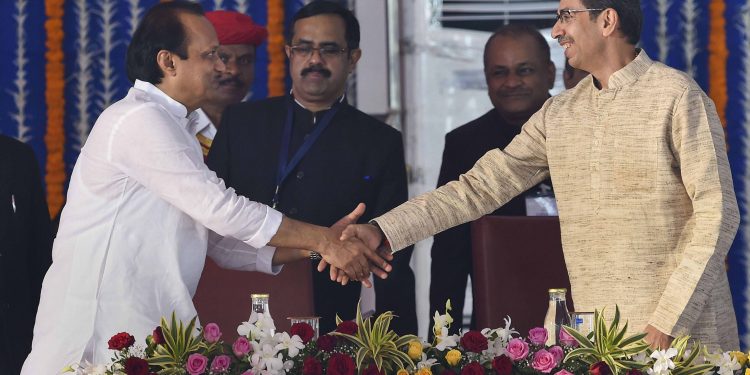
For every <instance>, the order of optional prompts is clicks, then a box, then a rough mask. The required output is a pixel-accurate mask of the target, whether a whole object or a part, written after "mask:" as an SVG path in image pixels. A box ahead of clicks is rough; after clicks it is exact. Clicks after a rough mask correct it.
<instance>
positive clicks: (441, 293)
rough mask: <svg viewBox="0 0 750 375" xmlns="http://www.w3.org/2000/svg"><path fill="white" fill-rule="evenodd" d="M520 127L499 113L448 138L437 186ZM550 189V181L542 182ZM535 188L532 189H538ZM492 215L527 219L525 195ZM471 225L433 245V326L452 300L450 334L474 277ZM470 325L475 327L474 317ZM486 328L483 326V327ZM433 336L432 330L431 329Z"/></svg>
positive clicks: (439, 237) (437, 239) (446, 234)
mask: <svg viewBox="0 0 750 375" xmlns="http://www.w3.org/2000/svg"><path fill="white" fill-rule="evenodd" d="M520 132H521V128H519V127H517V126H513V125H510V124H508V123H506V122H505V121H504V120H503V119H502V118H501V117H500V115H499V114H498V113H497V111H496V110H494V109H492V110H490V111H489V112H487V113H485V114H484V115H483V116H481V117H479V118H477V119H475V120H472V121H471V122H469V123H467V124H465V125H462V126H460V127H458V128H456V129H454V130H453V131H451V132H449V133H448V134H446V135H445V148H444V149H443V162H442V164H441V166H440V176H439V177H438V183H437V186H442V185H445V184H447V183H448V182H450V181H454V180H458V177H459V176H460V175H461V174H463V173H466V172H468V171H469V169H471V167H473V166H474V164H475V163H476V162H477V160H479V158H481V157H482V156H483V155H484V154H485V153H486V152H487V151H489V150H493V149H496V148H500V149H502V148H505V146H507V145H508V144H509V143H510V141H511V140H513V137H515V136H516V135H518V133H520ZM543 183H546V184H548V185H550V186H551V183H550V182H549V180H547V181H545V182H543ZM535 189H536V187H535V188H532V189H530V190H535ZM492 215H506V216H524V215H526V203H525V197H524V195H523V194H521V195H519V196H517V197H515V198H513V199H512V200H511V201H510V202H508V203H506V204H505V205H504V206H502V207H500V208H498V209H497V210H496V211H495V212H493V213H492ZM472 266H473V264H472V259H471V223H466V224H462V225H458V226H456V227H453V228H451V229H448V230H446V231H444V232H441V233H438V234H437V235H435V240H434V242H433V245H432V264H431V275H432V277H431V281H430V311H429V312H430V327H432V325H433V324H434V322H433V317H434V314H435V311H436V310H437V311H440V313H441V314H442V313H444V312H445V301H446V300H448V299H450V301H451V307H452V308H453V310H452V311H451V316H453V318H454V320H455V321H456V322H457V324H452V325H451V328H450V332H451V333H458V330H459V329H460V328H461V326H462V324H461V318H462V317H463V309H464V297H465V293H466V280H467V278H468V277H469V276H470V275H471V274H472ZM471 320H472V322H471V326H472V327H473V328H477V327H474V326H475V324H474V314H472V319H471ZM482 328H483V327H482ZM430 337H432V331H431V330H430Z"/></svg>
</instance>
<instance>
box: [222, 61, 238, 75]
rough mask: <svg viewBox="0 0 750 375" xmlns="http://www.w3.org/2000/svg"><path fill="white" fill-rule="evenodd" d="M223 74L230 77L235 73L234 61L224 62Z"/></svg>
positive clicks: (235, 64) (235, 63) (235, 65)
mask: <svg viewBox="0 0 750 375" xmlns="http://www.w3.org/2000/svg"><path fill="white" fill-rule="evenodd" d="M224 73H227V74H231V75H234V74H236V73H237V62H236V61H235V60H234V59H228V60H227V61H225V62H224Z"/></svg>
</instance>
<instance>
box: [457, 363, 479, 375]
mask: <svg viewBox="0 0 750 375" xmlns="http://www.w3.org/2000/svg"><path fill="white" fill-rule="evenodd" d="M461 375H484V367H482V365H480V364H479V362H471V363H469V364H468V365H466V366H464V368H462V369H461Z"/></svg>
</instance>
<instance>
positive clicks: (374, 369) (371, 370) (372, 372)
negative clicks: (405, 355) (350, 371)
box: [362, 363, 385, 375]
mask: <svg viewBox="0 0 750 375" xmlns="http://www.w3.org/2000/svg"><path fill="white" fill-rule="evenodd" d="M362 375H385V371H380V370H378V366H377V365H375V364H374V363H371V364H370V367H368V368H366V369H365V371H363V372H362Z"/></svg>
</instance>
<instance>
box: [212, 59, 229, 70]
mask: <svg viewBox="0 0 750 375" xmlns="http://www.w3.org/2000/svg"><path fill="white" fill-rule="evenodd" d="M214 70H215V71H217V72H223V71H225V70H227V64H225V63H224V60H222V59H221V58H219V57H218V56H217V57H216V58H215V59H214Z"/></svg>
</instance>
